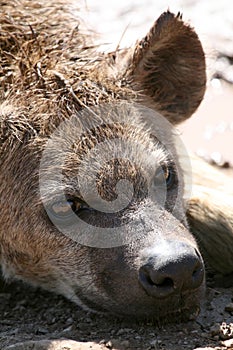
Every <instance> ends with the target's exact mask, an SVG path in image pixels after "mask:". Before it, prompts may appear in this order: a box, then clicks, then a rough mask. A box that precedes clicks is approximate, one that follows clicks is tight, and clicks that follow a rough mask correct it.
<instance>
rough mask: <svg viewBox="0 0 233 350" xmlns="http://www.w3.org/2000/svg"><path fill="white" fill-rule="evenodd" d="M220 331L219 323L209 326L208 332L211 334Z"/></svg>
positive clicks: (214, 334)
mask: <svg viewBox="0 0 233 350" xmlns="http://www.w3.org/2000/svg"><path fill="white" fill-rule="evenodd" d="M219 333H220V324H219V323H215V324H214V325H213V326H212V327H211V328H210V334H211V335H212V336H216V335H219Z"/></svg>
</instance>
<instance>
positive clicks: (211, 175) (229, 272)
mask: <svg viewBox="0 0 233 350" xmlns="http://www.w3.org/2000/svg"><path fill="white" fill-rule="evenodd" d="M192 169H193V182H194V184H193V186H192V195H191V198H190V199H189V200H188V203H187V216H188V220H189V223H190V225H191V229H192V231H193V234H194V235H195V237H196V238H197V241H198V243H199V246H200V250H201V252H202V254H203V257H204V259H205V261H206V265H207V268H209V269H210V270H212V271H213V272H214V273H216V274H217V275H218V274H220V275H223V276H225V278H224V283H225V284H226V283H227V284H228V285H233V184H232V179H231V178H230V177H229V176H227V175H225V174H223V173H222V172H220V171H218V170H216V169H215V168H214V167H212V166H210V165H208V164H207V163H205V162H203V161H202V160H200V159H197V158H193V159H192Z"/></svg>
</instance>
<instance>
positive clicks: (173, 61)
mask: <svg viewBox="0 0 233 350" xmlns="http://www.w3.org/2000/svg"><path fill="white" fill-rule="evenodd" d="M128 63H129V65H128V68H127V70H126V76H127V78H129V79H130V81H131V84H132V86H133V88H134V89H135V90H136V91H139V92H140V93H139V95H140V98H141V99H142V101H143V102H144V103H146V104H147V105H148V106H149V107H151V108H153V109H156V110H157V111H159V112H161V113H162V114H163V116H165V117H167V119H168V120H169V121H170V122H171V123H172V124H177V123H180V122H181V121H183V120H185V119H187V118H189V117H190V116H191V115H192V113H193V112H194V111H195V110H196V108H197V107H198V106H199V104H200V102H201V101H202V98H203V95H204V92H205V86H206V72H205V68H206V67H205V56H204V52H203V49H202V46H201V43H200V41H199V39H198V36H197V34H196V33H195V32H194V30H193V29H192V28H191V27H190V26H189V25H187V24H185V23H184V22H183V21H182V16H181V15H180V13H178V15H177V16H175V15H174V14H172V13H171V12H169V11H167V12H164V13H163V14H162V15H161V16H160V17H159V18H158V20H157V21H156V22H155V24H154V25H153V27H152V28H151V30H150V31H149V33H148V34H147V35H146V37H145V38H143V39H142V40H141V41H139V42H137V43H136V46H135V48H134V50H133V54H132V53H131V58H130V60H129V61H128Z"/></svg>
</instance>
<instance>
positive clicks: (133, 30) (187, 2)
mask: <svg viewBox="0 0 233 350" xmlns="http://www.w3.org/2000/svg"><path fill="white" fill-rule="evenodd" d="M167 9H169V10H170V11H171V12H174V13H177V12H179V11H180V12H181V13H183V19H184V21H185V22H188V23H190V24H191V26H193V27H194V28H195V30H196V32H197V33H198V35H199V37H200V39H201V41H202V44H203V46H204V50H205V53H206V61H207V74H208V85H207V90H206V94H205V98H204V101H203V102H202V104H201V105H200V107H199V108H198V110H197V112H196V113H195V114H194V115H193V117H192V118H191V119H190V120H188V121H186V122H185V123H184V124H183V125H182V126H181V127H180V130H181V135H182V138H183V140H184V142H185V144H186V146H187V147H188V148H189V149H191V150H192V151H194V152H196V153H197V154H198V155H200V156H202V157H204V158H206V159H207V160H208V161H209V162H211V163H214V164H216V165H217V166H220V167H222V168H224V169H229V168H230V169H232V168H233V2H232V1H231V0H221V1H219V0H212V1H209V0H199V1H198V0H196V1H195V0H183V1H182V0H170V1H168V0H165V1H164V0H127V1H125V0H111V1H107V0H102V1H97V0H84V2H83V11H84V12H85V18H87V19H88V22H89V23H88V25H89V27H91V28H92V29H93V30H94V31H96V32H97V33H100V34H101V35H100V39H99V43H100V44H101V46H100V48H101V50H108V51H111V50H114V49H115V48H116V47H117V45H119V44H120V47H127V46H130V45H132V44H134V42H135V41H136V40H137V39H140V38H142V37H143V36H144V35H145V34H146V33H147V31H148V30H149V28H150V27H151V26H152V24H153V22H154V21H155V20H156V19H157V18H158V17H159V16H160V14H161V13H162V12H164V11H166V10H167ZM228 172H229V171H228ZM230 173H232V172H231V171H230Z"/></svg>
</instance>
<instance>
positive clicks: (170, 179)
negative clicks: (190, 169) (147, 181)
mask: <svg viewBox="0 0 233 350" xmlns="http://www.w3.org/2000/svg"><path fill="white" fill-rule="evenodd" d="M175 180H176V172H175V169H174V168H173V167H168V166H167V165H161V166H160V167H159V168H158V169H157V171H156V174H155V179H154V183H155V185H156V186H161V185H165V184H166V187H167V190H169V189H171V188H172V186H173V184H174V183H175Z"/></svg>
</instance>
